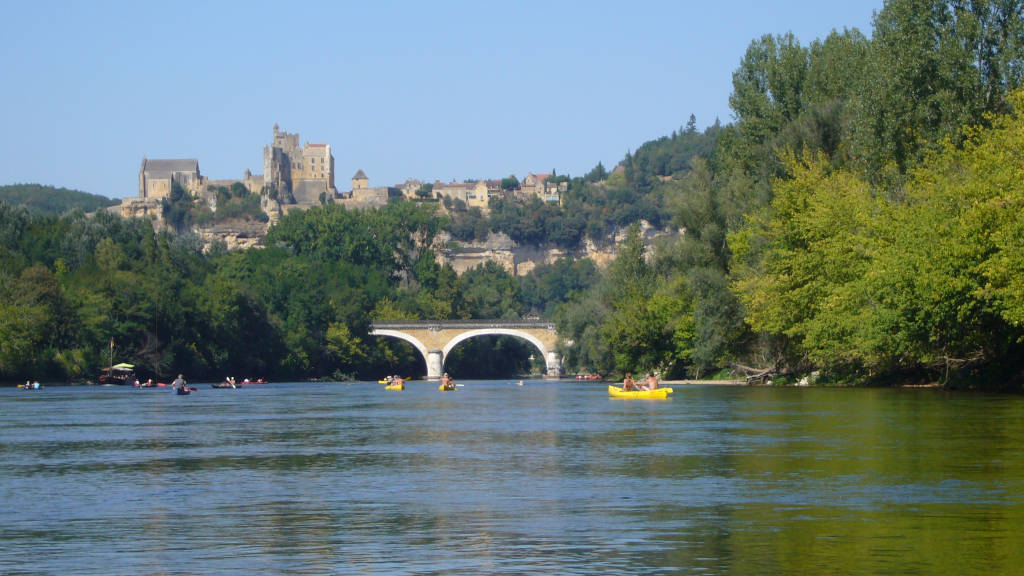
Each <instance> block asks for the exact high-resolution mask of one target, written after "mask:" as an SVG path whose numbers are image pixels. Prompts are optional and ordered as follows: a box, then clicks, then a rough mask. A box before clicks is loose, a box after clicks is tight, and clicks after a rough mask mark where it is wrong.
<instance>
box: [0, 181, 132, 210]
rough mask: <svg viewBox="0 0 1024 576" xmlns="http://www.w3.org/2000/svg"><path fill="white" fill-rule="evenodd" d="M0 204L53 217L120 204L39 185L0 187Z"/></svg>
mask: <svg viewBox="0 0 1024 576" xmlns="http://www.w3.org/2000/svg"><path fill="white" fill-rule="evenodd" d="M0 202H6V203H7V204H10V205H12V206H24V207H26V208H28V209H29V210H31V211H34V212H40V213H43V214H52V215H60V214H66V213H68V212H71V211H73V210H81V211H82V212H95V211H97V210H100V209H102V208H106V207H108V206H116V205H117V203H118V201H117V200H112V199H110V198H107V197H105V196H100V195H98V194H89V193H88V192H81V191H78V190H68V189H67V188H55V187H53V186H42V185H39V184H13V185H8V186H0Z"/></svg>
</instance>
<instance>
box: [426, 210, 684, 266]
mask: <svg viewBox="0 0 1024 576" xmlns="http://www.w3.org/2000/svg"><path fill="white" fill-rule="evenodd" d="M640 233H641V235H642V236H643V239H644V243H645V244H646V246H647V249H648V254H650V253H651V252H652V251H653V248H654V244H653V243H654V240H655V239H656V238H660V237H665V236H668V235H671V234H675V233H677V232H675V231H671V230H668V231H666V230H658V229H656V228H654V227H653V226H651V224H650V223H648V222H644V221H641V223H640ZM627 234H628V231H627V230H626V229H620V230H618V231H616V233H615V235H614V236H612V237H611V238H609V239H608V240H607V241H604V242H594V241H593V240H589V239H588V240H586V241H585V242H584V245H583V247H582V248H580V249H578V250H566V249H564V248H558V247H546V248H545V247H534V246H520V245H518V244H517V243H516V242H514V241H513V240H512V239H511V238H509V237H508V236H507V235H505V234H503V233H500V232H499V233H491V234H489V235H488V237H487V241H485V242H456V241H453V240H451V239H450V237H447V236H442V237H441V238H440V239H439V240H440V243H441V245H442V246H443V248H441V249H438V250H436V252H437V254H438V256H437V261H438V263H439V264H442V265H444V264H448V265H450V266H451V267H452V268H453V269H454V270H455V272H456V273H458V274H462V273H463V272H466V271H467V270H471V269H473V268H475V267H477V266H480V265H481V264H484V263H485V262H488V261H490V262H497V263H498V264H500V265H501V267H502V268H504V269H505V270H506V271H508V273H509V274H513V275H516V276H525V275H527V274H529V273H530V272H531V271H533V270H534V269H535V268H537V267H538V266H543V265H546V264H554V263H555V262H557V261H558V260H559V259H560V258H566V257H571V258H590V259H591V260H593V261H594V263H595V264H596V265H597V266H598V267H600V268H603V267H605V266H607V265H608V264H610V263H611V262H612V260H614V259H615V256H616V255H617V254H618V246H619V244H621V243H622V242H623V241H624V240H625V239H626V235H627Z"/></svg>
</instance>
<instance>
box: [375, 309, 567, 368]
mask: <svg viewBox="0 0 1024 576" xmlns="http://www.w3.org/2000/svg"><path fill="white" fill-rule="evenodd" d="M370 334H371V335H372V336H386V337H391V338H398V339H400V340H404V341H405V342H408V343H410V344H412V345H413V347H414V348H416V350H417V351H419V353H420V354H422V355H423V358H424V359H425V360H426V363H427V379H428V380H436V379H439V378H440V377H441V374H442V372H443V371H444V363H445V360H447V358H448V354H449V353H450V352H451V351H452V349H454V348H455V347H456V346H457V345H458V344H459V343H461V342H463V341H465V340H468V339H470V338H474V337H477V336H512V337H515V338H519V339H522V340H526V341H527V342H529V343H530V344H532V345H533V346H535V347H536V348H537V350H539V351H540V353H541V355H542V356H543V358H544V363H545V366H546V368H547V374H546V375H547V377H549V378H558V377H559V376H561V375H562V359H561V357H559V355H558V352H557V351H556V349H555V346H556V344H557V341H558V333H557V331H556V330H555V325H554V323H551V322H541V321H536V320H523V321H518V320H517V321H497V320H494V321H490V320H488V321H479V320H476V321H473V320H461V321H458V320H457V321H437V320H433V321H421V322H374V323H373V325H372V326H371V330H370Z"/></svg>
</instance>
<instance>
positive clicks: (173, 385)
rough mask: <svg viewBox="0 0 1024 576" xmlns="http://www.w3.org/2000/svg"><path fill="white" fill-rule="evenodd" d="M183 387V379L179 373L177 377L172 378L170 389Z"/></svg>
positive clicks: (175, 389)
mask: <svg viewBox="0 0 1024 576" xmlns="http://www.w3.org/2000/svg"><path fill="white" fill-rule="evenodd" d="M184 387H185V379H184V378H182V376H181V374H178V377H177V378H175V379H174V382H171V390H174V391H175V392H177V391H178V390H181V389H182V388H184Z"/></svg>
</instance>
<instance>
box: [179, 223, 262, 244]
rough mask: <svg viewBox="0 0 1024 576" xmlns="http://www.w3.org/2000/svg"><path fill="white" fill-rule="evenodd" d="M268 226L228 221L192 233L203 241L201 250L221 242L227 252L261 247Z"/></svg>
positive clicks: (197, 229) (196, 229)
mask: <svg viewBox="0 0 1024 576" xmlns="http://www.w3.org/2000/svg"><path fill="white" fill-rule="evenodd" d="M267 229H268V225H267V224H265V223H263V222H256V221H253V220H229V221H227V222H221V223H218V224H214V225H213V226H210V227H206V228H195V229H193V231H194V232H195V233H196V235H197V236H199V238H201V239H202V241H203V249H204V250H209V249H210V246H212V245H213V243H214V242H217V241H222V242H224V244H225V245H226V246H227V249H228V250H248V249H249V248H257V247H260V246H263V239H264V238H265V237H266V236H267Z"/></svg>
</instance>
